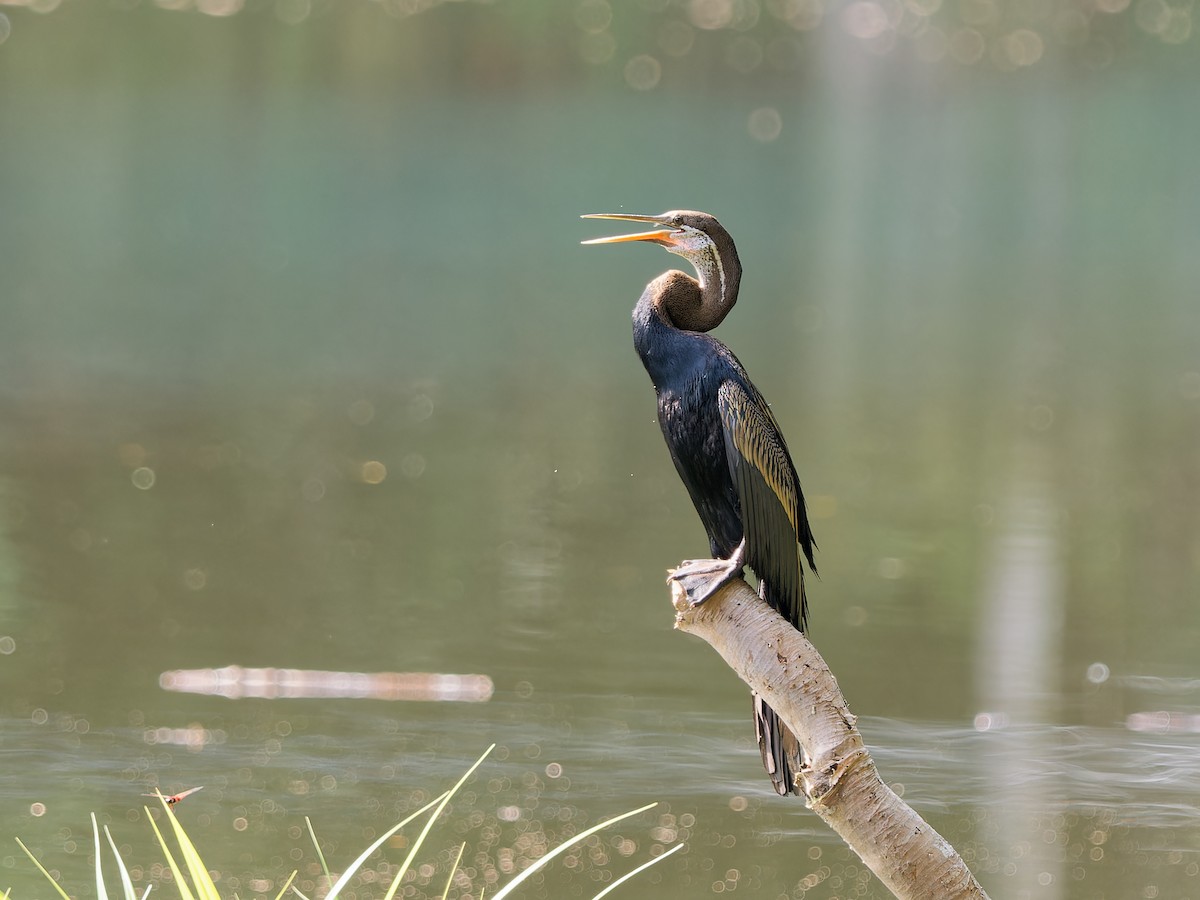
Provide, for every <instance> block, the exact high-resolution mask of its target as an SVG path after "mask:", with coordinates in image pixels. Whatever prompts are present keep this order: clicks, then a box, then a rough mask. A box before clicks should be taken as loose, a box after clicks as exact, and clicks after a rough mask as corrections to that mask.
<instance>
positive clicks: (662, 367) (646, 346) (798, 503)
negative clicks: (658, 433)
mask: <svg viewBox="0 0 1200 900" xmlns="http://www.w3.org/2000/svg"><path fill="white" fill-rule="evenodd" d="M587 218H606V219H622V220H628V221H634V222H649V223H652V224H654V225H657V226H659V227H658V228H656V229H655V230H653V231H647V232H641V233H638V234H630V235H620V236H618V237H613V238H600V239H598V240H596V241H587V242H585V243H617V242H624V241H650V242H653V243H656V244H659V245H660V246H662V247H664V248H666V249H667V250H669V251H670V252H672V253H676V254H678V255H680V256H683V257H684V258H685V259H687V260H688V261H689V262H691V263H692V265H693V266H694V267H695V269H696V276H697V277H692V276H691V275H688V274H686V273H684V272H680V271H678V270H670V271H668V272H664V273H663V274H662V275H660V276H659V277H658V278H656V279H654V280H653V281H652V282H650V284H648V285H647V286H646V290H645V291H644V292H643V293H642V296H641V298H640V299H639V300H638V302H637V305H636V306H635V307H634V310H633V340H634V347H635V348H636V349H637V352H638V355H639V356H640V357H641V359H642V363H643V364H644V365H645V367H646V371H647V373H648V374H649V375H650V380H651V381H652V382H653V383H654V389H655V393H656V394H657V396H658V421H659V424H660V425H661V427H662V432H663V437H664V438H665V439H666V442H667V448H668V449H669V450H670V452H671V458H672V460H674V462H675V468H676V470H677V471H678V472H679V477H680V479H682V481H683V483H684V485H685V486H686V487H687V489H688V493H689V494H690V495H691V498H692V503H693V504H694V505H695V507H696V512H697V513H698V514H699V516H700V521H701V522H702V523H703V525H704V528H705V530H706V531H707V532H708V539H709V548H710V550H711V552H712V555H713V557H714V559H718V560H723V561H726V562H725V563H724V564H723V566H722V567H721V569H720V570H717V571H718V572H719V574H721V576H722V577H720V578H719V579H718V580H716V581H715V583H714V585H713V588H714V589H715V587H718V586H720V584H722V583H724V581H726V580H728V579H729V578H732V577H736V576H738V575H740V574H741V569H742V566H743V564H748V565H749V566H750V567H751V568H752V569H753V570H754V573H755V575H757V576H758V579H759V594H760V595H761V596H762V598H763V599H764V600H765V601H766V602H767V603H768V604H770V605H771V606H772V607H773V608H775V609H776V610H778V611H779V613H780V614H781V615H783V616H784V617H785V618H787V619H788V621H790V622H791V623H792V624H793V625H795V626H796V627H797V628H798V629H800V630H801V631H804V630H805V629H806V627H807V621H808V604H807V599H806V596H805V590H804V570H803V562H802V559H801V557H802V556H803V558H804V559H805V560H807V562H808V565H809V567H810V568H812V569H813V571H814V572H815V571H816V568H815V566H814V564H813V550H814V548H815V544H814V542H813V536H812V531H811V529H810V528H809V524H808V516H807V512H806V510H805V504H804V495H803V494H802V493H801V490H800V480H799V478H798V477H797V476H796V468H795V466H794V465H793V463H792V459H791V456H790V454H789V453H788V449H787V445H786V443H785V442H784V439H783V435H782V433H781V432H780V430H779V425H778V423H777V422H776V421H775V417H774V416H773V415H772V414H771V409H770V407H769V406H768V405H767V402H766V401H765V400H764V399H763V396H762V394H761V393H759V391H758V389H757V388H756V387H755V386H754V384H753V382H751V381H750V378H749V376H748V375H747V374H746V370H745V369H744V368H743V367H742V365H741V363H740V362H738V360H737V357H735V356H734V355H733V353H732V352H731V351H730V350H729V348H728V347H726V346H725V345H724V344H723V343H722V342H721V341H719V340H717V339H716V338H714V337H712V336H711V335H709V334H707V333H706V332H708V331H710V330H711V329H713V328H715V327H716V326H717V325H718V324H720V322H721V321H722V320H723V319H724V318H725V315H726V314H727V313H728V312H729V310H730V308H732V306H733V304H734V303H736V302H737V296H738V288H739V286H740V282H741V263H740V262H739V260H738V256H737V250H736V248H735V247H734V244H733V240H732V238H730V236H729V233H728V232H726V231H725V229H724V228H723V227H722V226H721V224H720V223H719V222H717V220H716V219H714V218H713V217H712V216H710V215H707V214H706V213H701V212H693V211H688V210H677V211H674V212H668V213H664V214H663V215H661V216H631V215H601V216H590V217H587ZM708 593H711V590H710V591H709V592H708ZM705 596H707V594H706V595H705ZM754 699H755V703H754V706H755V730H756V734H757V736H758V742H759V749H760V750H761V751H762V756H763V764H764V766H765V767H766V769H767V772H768V774H769V775H770V776H771V781H772V783H773V784H774V786H775V789H776V790H777V791H778V792H779V793H781V794H786V793H787V792H788V791H789V790H790V791H792V792H795V793H800V791H799V789H798V788H796V786H795V782H794V776H795V774H796V772H797V771H798V770H799V766H800V764H801V753H800V748H799V745H798V744H797V742H796V739H795V737H794V736H793V735H792V734H791V732H790V731H789V730H788V729H787V727H786V726H784V725H783V723H782V722H780V721H779V719H778V718H777V717H776V715H775V713H774V712H773V711H772V710H771V709H770V707H768V706H767V705H766V704H764V703H763V702H762V701H761V700H759V699H758V697H757V696H756V697H755V698H754Z"/></svg>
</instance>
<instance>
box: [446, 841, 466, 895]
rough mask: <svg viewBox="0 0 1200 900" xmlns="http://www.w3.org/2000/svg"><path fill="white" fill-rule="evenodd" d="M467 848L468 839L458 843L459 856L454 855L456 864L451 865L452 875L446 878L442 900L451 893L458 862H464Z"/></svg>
mask: <svg viewBox="0 0 1200 900" xmlns="http://www.w3.org/2000/svg"><path fill="white" fill-rule="evenodd" d="M466 849H467V843H466V841H463V842H462V843H461V844H459V845H458V856H456V857H454V865H452V866H451V867H450V877H449V878H447V879H446V889H445V890H444V891H442V900H446V898H447V897H448V896H449V895H450V885H452V884H453V883H454V873H455V872H457V871H458V864H459V863H460V862H462V855H463V851H464V850H466Z"/></svg>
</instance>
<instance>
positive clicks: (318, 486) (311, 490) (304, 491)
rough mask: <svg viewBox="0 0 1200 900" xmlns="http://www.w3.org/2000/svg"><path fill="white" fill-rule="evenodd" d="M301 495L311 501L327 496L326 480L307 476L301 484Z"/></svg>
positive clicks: (314, 501)
mask: <svg viewBox="0 0 1200 900" xmlns="http://www.w3.org/2000/svg"><path fill="white" fill-rule="evenodd" d="M300 495H301V496H302V497H303V498H304V499H305V500H307V501H308V502H309V503H316V502H317V501H318V500H320V499H321V498H322V497H324V496H325V482H324V481H322V480H321V479H320V478H317V477H316V476H313V477H312V478H306V479H305V480H304V484H302V485H301V486H300Z"/></svg>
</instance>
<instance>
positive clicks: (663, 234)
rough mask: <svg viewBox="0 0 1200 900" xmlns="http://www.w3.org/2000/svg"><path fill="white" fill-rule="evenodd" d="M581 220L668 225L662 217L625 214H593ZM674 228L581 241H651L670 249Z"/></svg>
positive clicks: (616, 242) (603, 242) (600, 242)
mask: <svg viewBox="0 0 1200 900" xmlns="http://www.w3.org/2000/svg"><path fill="white" fill-rule="evenodd" d="M580 218H581V219H616V220H618V221H621V222H650V223H653V224H655V225H666V224H667V222H666V221H665V220H664V219H663V217H662V216H634V215H626V214H624V213H591V214H590V215H586V216H580ZM675 234H676V231H675V229H674V228H670V227H667V228H659V229H656V230H654V231H639V232H637V233H635V234H618V235H614V236H613V237H602V238H592V239H591V240H590V241H580V243H581V244H624V243H626V242H628V241H651V242H653V243H655V244H662V245H663V246H664V247H670V246H672V245H673V244H674V243H675V238H674V235H675Z"/></svg>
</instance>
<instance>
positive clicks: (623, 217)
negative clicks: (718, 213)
mask: <svg viewBox="0 0 1200 900" xmlns="http://www.w3.org/2000/svg"><path fill="white" fill-rule="evenodd" d="M582 218H584V219H616V220H618V221H622V222H645V223H648V224H651V225H657V226H659V227H658V228H655V229H653V230H651V231H639V232H635V233H634V234H618V235H614V236H613V237H602V238H593V239H592V240H590V241H584V242H583V243H584V244H621V243H625V242H627V241H648V242H650V243H652V244H658V245H659V246H660V247H663V248H665V249H666V250H668V251H670V252H671V253H675V254H678V255H679V256H682V257H683V258H684V259H686V260H687V261H688V262H690V263H691V264H692V265H693V266H696V268H697V269H699V268H700V267H701V265H702V264H705V263H706V262H707V260H708V259H709V258H716V259H719V258H720V256H721V253H720V247H719V246H718V241H719V242H720V243H721V244H727V245H728V246H730V247H732V246H733V240H732V238H730V237H729V232H727V231H726V230H725V229H724V227H722V225H721V223H720V222H718V221H717V220H716V219H714V218H713V217H712V216H710V215H709V214H708V213H702V212H696V211H695V210H690V209H673V210H671V211H670V212H665V213H663V214H662V215H658V216H635V215H628V214H625V213H592V214H591V215H586V216H583V217H582Z"/></svg>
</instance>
